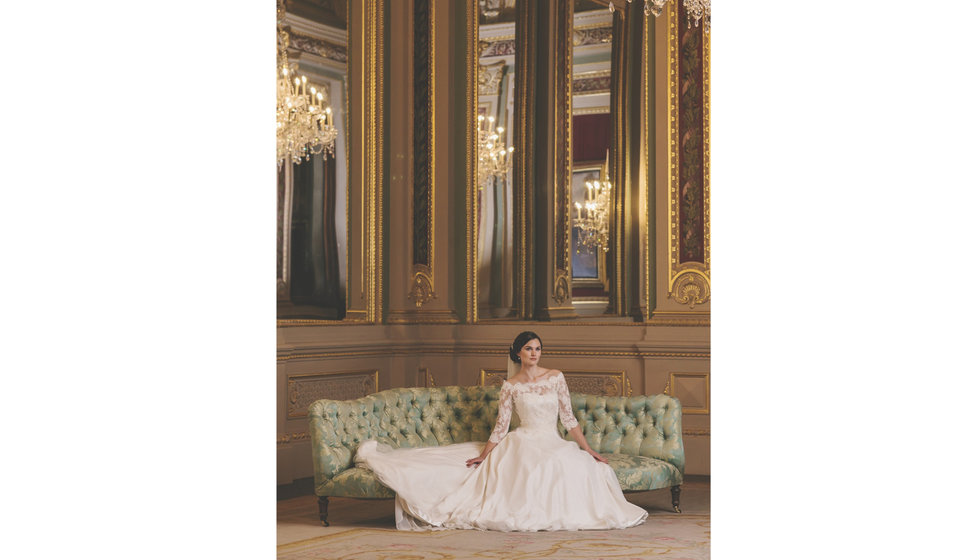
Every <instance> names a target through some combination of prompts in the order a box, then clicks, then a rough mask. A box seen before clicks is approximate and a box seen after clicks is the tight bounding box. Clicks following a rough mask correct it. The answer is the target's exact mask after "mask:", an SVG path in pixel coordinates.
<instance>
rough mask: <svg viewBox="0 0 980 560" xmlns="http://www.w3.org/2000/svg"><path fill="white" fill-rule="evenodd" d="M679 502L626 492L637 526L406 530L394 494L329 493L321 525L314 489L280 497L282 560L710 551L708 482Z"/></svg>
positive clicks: (592, 557)
mask: <svg viewBox="0 0 980 560" xmlns="http://www.w3.org/2000/svg"><path fill="white" fill-rule="evenodd" d="M684 486H685V491H684V492H683V493H682V497H681V506H682V508H683V509H684V513H682V514H676V513H673V512H672V511H670V509H669V508H670V496H669V492H668V491H666V490H662V491H654V492H644V493H638V494H628V495H627V496H628V499H629V500H630V501H631V502H633V503H635V504H637V505H640V506H642V507H644V508H646V509H647V511H649V512H650V517H649V518H648V519H647V521H646V522H645V523H644V524H643V525H640V526H639V527H632V528H630V529H623V530H618V531H579V532H575V531H560V532H537V533H497V532H490V531H457V530H453V531H431V532H419V533H415V532H406V531H396V530H395V529H394V516H393V514H392V509H393V507H394V505H393V501H392V500H347V499H341V498H334V499H332V500H331V501H330V510H331V511H330V520H331V526H330V527H322V526H319V522H318V521H317V519H316V504H315V499H313V498H312V497H306V496H304V497H301V498H293V499H291V500H282V501H280V502H279V523H278V526H279V527H278V528H279V543H280V544H279V546H278V555H277V556H278V558H279V559H280V560H300V559H302V560H314V559H317V560H318V559H330V560H374V559H392V560H457V559H467V558H474V559H486V560H504V559H506V560H511V559H513V560H538V559H542V558H564V559H570V560H571V559H575V560H579V559H581V560H585V559H588V560H601V559H605V560H613V559H616V560H633V559H641V558H671V559H674V560H707V559H708V558H710V525H711V520H710V513H709V507H708V504H709V503H710V487H709V483H708V482H707V481H701V482H698V481H689V482H686V483H685V485H684Z"/></svg>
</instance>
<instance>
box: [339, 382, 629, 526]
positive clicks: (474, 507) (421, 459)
mask: <svg viewBox="0 0 980 560" xmlns="http://www.w3.org/2000/svg"><path fill="white" fill-rule="evenodd" d="M514 407H516V408H517V414H518V417H519V418H520V421H521V425H520V427H519V428H517V429H515V430H514V431H513V432H510V433H507V431H508V428H509V427H510V417H511V411H512V410H513V408H514ZM558 418H560V419H561V422H562V425H564V426H565V428H566V429H572V428H574V427H576V426H578V422H577V421H576V420H575V417H574V416H573V415H572V407H571V402H570V398H569V394H568V386H567V385H566V383H565V378H564V376H563V375H562V374H561V373H558V374H557V375H554V376H551V377H546V378H544V379H540V380H538V381H535V382H528V383H511V382H510V381H505V382H504V385H503V387H502V388H501V390H500V406H499V412H498V417H497V423H496V425H495V427H494V430H493V433H492V434H491V435H490V441H491V442H495V443H497V442H499V443H498V445H497V447H495V448H494V449H493V450H492V451H491V452H490V454H489V455H488V456H487V457H486V459H485V460H484V461H483V462H482V463H481V464H479V465H477V466H476V467H467V466H466V460H467V459H470V458H473V457H476V456H478V455H479V454H480V452H481V451H482V450H483V444H482V443H480V442H468V443H457V444H452V445H445V446H440V447H422V448H403V449H392V448H391V447H390V446H388V445H384V444H379V443H378V442H377V441H375V440H368V441H365V442H364V443H362V444H361V445H360V447H359V448H358V451H357V455H356V457H355V461H357V462H358V463H360V464H361V465H362V466H367V467H369V468H370V469H372V470H373V471H374V473H375V475H376V476H377V477H378V478H379V479H380V480H381V482H383V483H384V484H385V485H387V486H388V487H389V488H391V489H392V490H394V491H395V493H396V498H395V526H396V527H397V528H398V529H401V530H431V529H488V530H494V531H559V530H566V531H567V530H579V529H617V528H625V527H632V526H634V525H637V524H639V523H642V522H643V521H644V520H645V519H646V517H647V512H646V510H644V509H643V508H641V507H639V506H636V505H634V504H631V503H629V502H628V501H626V498H624V497H623V491H622V490H621V489H620V486H619V482H618V481H617V480H616V474H615V473H614V472H613V469H612V467H610V466H609V465H606V464H604V463H600V462H598V461H596V460H595V459H594V458H593V457H592V456H591V455H589V454H588V453H587V452H586V451H583V450H582V449H580V448H579V446H578V444H576V443H575V442H572V441H566V440H564V439H562V438H561V436H559V435H558V428H557V419H558Z"/></svg>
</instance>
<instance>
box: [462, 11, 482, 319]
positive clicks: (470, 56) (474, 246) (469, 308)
mask: <svg viewBox="0 0 980 560" xmlns="http://www.w3.org/2000/svg"><path fill="white" fill-rule="evenodd" d="M465 10H466V31H467V33H468V35H467V36H466V37H467V39H468V40H467V41H466V48H467V51H466V52H465V53H464V57H465V60H466V61H467V64H466V76H465V79H466V93H465V95H466V124H467V126H466V136H465V139H466V167H465V172H466V185H465V192H466V196H465V204H466V209H465V212H466V294H465V298H466V299H465V303H464V305H465V311H464V313H463V315H464V316H465V321H466V322H467V323H475V322H476V321H477V320H478V318H479V304H480V286H479V270H480V268H479V266H480V255H479V244H478V242H477V237H478V236H479V235H480V232H479V226H478V224H479V208H478V202H479V189H480V187H479V185H478V183H477V173H478V171H479V170H478V169H477V164H476V154H477V151H476V143H477V141H478V137H477V134H476V128H477V127H476V124H477V114H478V113H479V103H480V96H479V84H478V83H477V82H478V80H479V68H480V53H481V52H482V49H481V48H480V18H479V15H478V13H477V5H476V3H475V2H467V3H466V8H465Z"/></svg>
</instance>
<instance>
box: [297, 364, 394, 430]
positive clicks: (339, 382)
mask: <svg viewBox="0 0 980 560" xmlns="http://www.w3.org/2000/svg"><path fill="white" fill-rule="evenodd" d="M377 392H378V370H366V371H353V372H342V373H303V374H295V375H289V376H287V377H286V395H287V399H288V403H287V404H288V406H287V410H288V412H287V417H289V418H305V417H306V410H307V408H309V406H310V405H311V404H313V403H314V402H315V401H317V400H319V399H333V400H342V401H345V400H351V399H359V398H361V397H363V396H365V395H370V394H371V393H377Z"/></svg>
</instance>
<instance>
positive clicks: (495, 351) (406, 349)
mask: <svg viewBox="0 0 980 560" xmlns="http://www.w3.org/2000/svg"><path fill="white" fill-rule="evenodd" d="M598 325H599V324H597V326H598ZM634 325H635V323H634ZM422 354H450V355H452V354H461V355H462V354H470V355H472V354H484V355H506V354H505V351H504V350H501V349H500V347H499V346H484V347H466V348H460V347H458V346H431V347H420V346H418V345H406V346H391V345H388V346H385V347H384V348H381V349H365V350H327V351H322V352H295V353H288V354H285V353H284V354H280V355H278V356H276V361H279V362H287V361H290V360H310V359H326V358H353V357H391V356H417V355H422ZM548 354H549V355H554V356H583V357H604V358H678V359H687V358H690V359H698V360H707V359H710V358H711V352H666V351H659V350H635V351H633V350H631V351H618V350H601V349H588V348H581V347H575V348H555V347H554V346H551V345H549V346H548Z"/></svg>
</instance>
